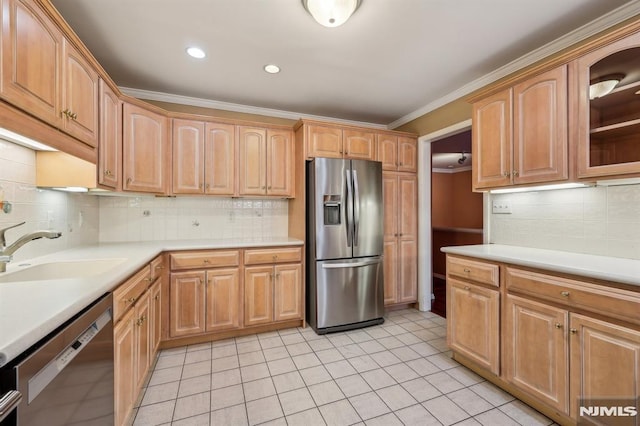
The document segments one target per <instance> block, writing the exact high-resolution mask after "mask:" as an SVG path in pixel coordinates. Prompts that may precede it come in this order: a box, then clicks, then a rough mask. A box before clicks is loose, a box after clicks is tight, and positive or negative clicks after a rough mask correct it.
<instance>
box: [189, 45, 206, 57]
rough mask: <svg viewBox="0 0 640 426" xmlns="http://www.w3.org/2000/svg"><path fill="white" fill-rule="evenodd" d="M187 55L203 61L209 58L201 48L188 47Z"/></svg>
mask: <svg viewBox="0 0 640 426" xmlns="http://www.w3.org/2000/svg"><path fill="white" fill-rule="evenodd" d="M187 54H189V56H191V57H193V58H196V59H202V58H204V57H205V56H207V54H206V53H204V50H202V49H200V48H199V47H188V48H187Z"/></svg>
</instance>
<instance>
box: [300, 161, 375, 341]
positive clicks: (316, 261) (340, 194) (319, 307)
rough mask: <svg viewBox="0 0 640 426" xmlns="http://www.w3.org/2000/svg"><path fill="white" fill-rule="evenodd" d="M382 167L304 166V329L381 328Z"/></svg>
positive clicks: (313, 163) (369, 164)
mask: <svg viewBox="0 0 640 426" xmlns="http://www.w3.org/2000/svg"><path fill="white" fill-rule="evenodd" d="M382 212H383V206H382V163H380V162H376V161H366V160H342V159H332V158H315V159H313V160H311V161H309V162H308V163H307V225H306V226H307V242H308V246H307V268H306V269H307V280H306V282H307V306H306V308H307V309H306V312H307V323H309V325H311V327H313V329H314V330H315V331H316V332H317V333H319V334H322V333H327V332H331V331H340V330H347V329H353V328H359V327H365V326H368V325H373V324H380V323H382V322H384V319H383V314H384V281H383V280H384V274H383V270H382V251H383V229H382V227H383V213H382Z"/></svg>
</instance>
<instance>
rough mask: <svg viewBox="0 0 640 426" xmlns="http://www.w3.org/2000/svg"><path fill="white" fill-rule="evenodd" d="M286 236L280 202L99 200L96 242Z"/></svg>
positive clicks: (283, 206) (284, 206)
mask: <svg viewBox="0 0 640 426" xmlns="http://www.w3.org/2000/svg"><path fill="white" fill-rule="evenodd" d="M287 235H288V201H287V200H283V199H268V200H261V199H232V198H212V197H178V198H167V197H111V196H101V197H100V241H101V242H112V241H152V240H174V239H207V238H233V239H259V238H272V237H286V236H287Z"/></svg>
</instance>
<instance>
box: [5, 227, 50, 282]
mask: <svg viewBox="0 0 640 426" xmlns="http://www.w3.org/2000/svg"><path fill="white" fill-rule="evenodd" d="M23 223H24V222H23ZM23 223H21V224H20V225H22V224H23ZM16 226H18V225H16ZM13 227H15V226H13ZM13 227H11V228H13ZM7 229H10V228H6V229H3V230H1V231H0V233H1V234H2V238H1V239H0V240H1V241H0V242H1V245H0V272H5V271H6V270H7V263H8V262H10V261H11V259H12V258H13V253H15V252H16V250H18V249H19V248H20V247H22V246H23V245H25V244H27V243H28V242H29V241H33V240H38V239H40V238H49V239H55V238H60V237H61V236H62V232H59V231H35V232H31V233H29V234H25V235H23V236H21V237H20V238H18V239H17V240H16V241H14V242H13V244H10V245H8V246H7V245H6V242H5V239H4V231H6V230H7Z"/></svg>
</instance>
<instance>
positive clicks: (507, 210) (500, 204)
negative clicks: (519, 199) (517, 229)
mask: <svg viewBox="0 0 640 426" xmlns="http://www.w3.org/2000/svg"><path fill="white" fill-rule="evenodd" d="M491 213H493V214H511V203H509V202H508V201H493V203H492V205H491Z"/></svg>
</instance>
